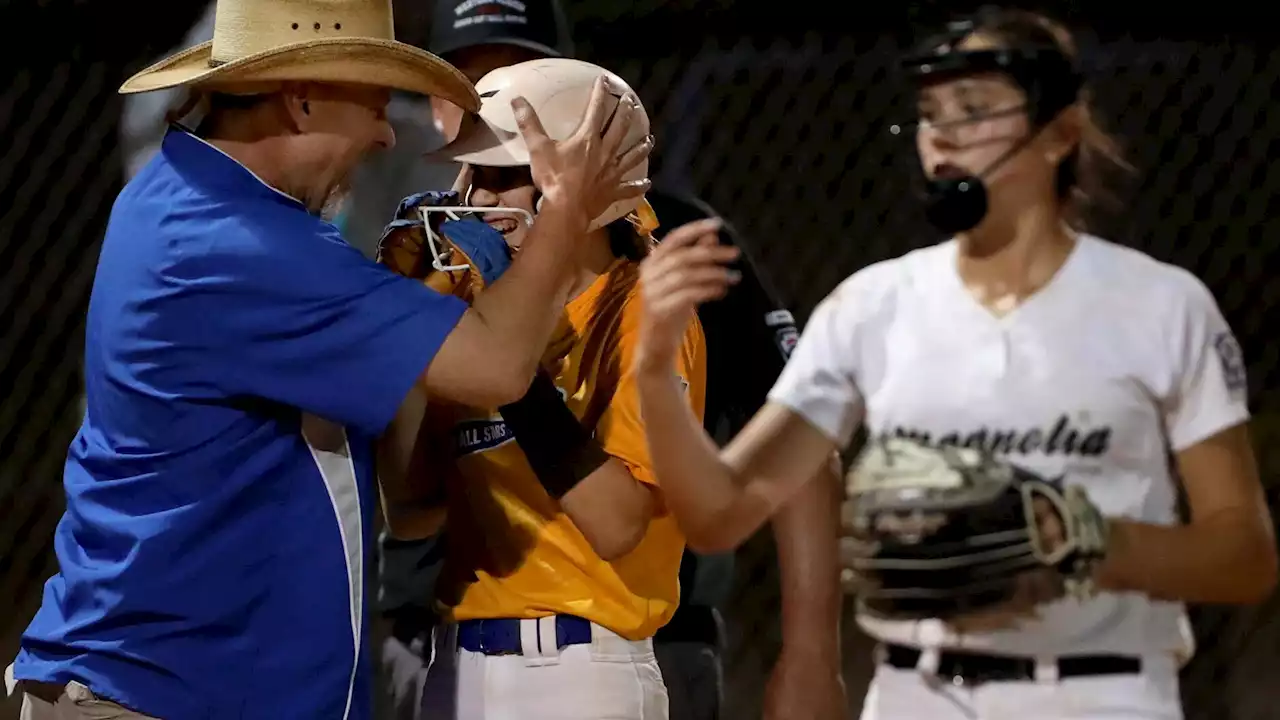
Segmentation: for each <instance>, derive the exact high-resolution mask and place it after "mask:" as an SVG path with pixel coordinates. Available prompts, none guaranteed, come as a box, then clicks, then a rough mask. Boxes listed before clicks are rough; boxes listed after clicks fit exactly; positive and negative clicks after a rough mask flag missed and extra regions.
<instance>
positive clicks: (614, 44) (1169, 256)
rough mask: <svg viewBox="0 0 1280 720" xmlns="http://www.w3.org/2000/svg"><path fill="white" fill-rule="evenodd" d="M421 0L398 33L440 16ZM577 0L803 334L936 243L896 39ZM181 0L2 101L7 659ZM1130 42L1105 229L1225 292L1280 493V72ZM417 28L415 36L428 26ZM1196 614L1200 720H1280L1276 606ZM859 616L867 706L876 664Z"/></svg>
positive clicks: (1118, 92)
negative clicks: (132, 82) (1276, 99)
mask: <svg viewBox="0 0 1280 720" xmlns="http://www.w3.org/2000/svg"><path fill="white" fill-rule="evenodd" d="M400 4H402V5H405V6H406V9H405V10H404V11H402V12H401V13H400V16H399V20H400V24H401V25H405V24H406V23H411V22H416V18H418V17H420V16H423V15H425V13H423V12H422V11H421V9H419V8H415V7H413V6H411V5H410V4H409V3H400ZM46 5H48V4H46ZM570 5H571V7H570V11H571V14H572V15H574V16H576V19H577V21H578V27H579V33H578V36H579V41H578V42H579V50H580V55H581V56H582V57H583V58H584V59H589V60H592V61H594V62H598V63H600V64H602V65H605V66H607V67H609V68H611V69H614V70H616V71H617V72H618V73H619V74H621V75H622V76H624V77H625V78H627V79H628V80H629V81H631V82H632V83H633V85H634V86H635V87H636V88H637V89H638V90H639V92H640V94H641V96H642V98H643V100H644V102H645V104H646V106H647V107H648V109H649V110H650V113H651V115H652V117H653V118H654V127H655V134H656V135H657V137H658V142H659V144H658V150H657V160H656V166H655V172H656V174H655V177H656V178H657V179H658V180H659V182H660V183H662V184H663V185H665V186H667V187H668V188H673V189H685V190H688V191H691V192H692V193H694V194H696V195H698V196H700V197H702V198H704V199H705V200H707V201H708V202H709V203H710V204H711V205H712V206H714V207H715V208H716V209H718V210H719V211H720V212H721V213H722V214H724V215H725V216H726V217H728V218H729V219H731V220H732V221H733V222H734V223H735V225H736V226H738V227H739V228H740V229H741V230H743V231H744V233H745V235H746V236H747V238H748V240H749V242H750V249H751V251H752V252H753V254H754V255H755V256H756V258H757V260H758V263H759V265H760V267H761V268H762V269H763V271H764V273H765V274H766V275H767V279H768V280H770V281H771V282H772V284H773V285H774V286H775V287H776V288H777V289H778V290H779V291H780V293H781V296H782V298H783V299H784V300H785V301H786V302H788V303H789V304H790V305H791V306H792V307H793V309H794V310H795V311H796V314H797V316H798V317H799V318H801V319H802V320H803V318H804V317H805V316H806V315H807V313H808V312H809V311H810V310H811V309H812V308H813V306H814V305H815V304H816V303H817V302H818V301H819V300H820V299H821V298H822V296H823V295H824V294H825V293H826V292H827V291H829V290H830V289H831V288H832V287H834V286H835V284H836V283H837V282H839V281H840V280H841V279H842V278H844V277H845V276H846V275H848V274H849V273H851V272H853V271H854V270H857V269H858V268H860V267H863V266H865V265H867V264H869V263H871V262H874V261H877V260H881V259H884V258H887V257H890V256H893V255H897V254H900V253H902V252H903V251H905V250H907V249H909V248H911V247H916V246H920V245H923V244H927V243H930V242H932V241H933V240H935V237H934V235H933V234H932V233H931V232H930V231H929V230H928V229H927V228H926V227H925V226H924V225H923V224H922V222H921V219H920V212H919V209H918V206H917V205H916V204H915V202H914V200H913V199H912V196H911V193H912V188H913V182H914V176H913V173H914V172H915V170H914V168H913V163H914V160H915V158H914V154H913V151H912V148H911V146H910V144H909V143H907V142H904V141H903V140H902V139H900V138H895V137H894V136H892V135H890V134H889V133H888V132H887V128H888V126H889V125H890V124H891V123H893V122H899V121H901V120H903V119H907V113H908V110H909V106H908V105H907V104H906V103H905V95H904V93H903V92H902V88H901V86H900V85H899V84H898V83H897V82H896V79H895V76H894V73H893V60H894V58H895V55H896V54H897V52H898V51H899V49H900V47H901V37H900V33H898V32H894V31H891V29H890V28H889V26H888V25H883V28H882V26H881V25H877V24H875V23H870V24H864V25H862V26H860V28H859V30H858V32H856V33H852V32H851V31H850V30H849V25H848V24H846V23H834V24H831V23H828V25H829V27H831V28H834V29H824V28H823V27H822V22H823V21H824V19H830V16H829V15H819V16H817V18H818V19H817V20H815V21H814V22H812V23H810V24H811V25H812V27H811V28H810V31H809V32H807V33H802V32H795V33H792V32H790V29H791V28H794V27H796V25H797V23H798V22H799V21H797V20H796V19H795V18H790V19H789V21H788V23H787V24H786V25H787V28H788V32H787V33H785V34H783V33H781V31H780V30H779V32H774V33H772V34H770V35H765V34H764V33H765V32H767V31H768V30H769V28H768V27H765V28H764V29H763V31H761V29H759V28H750V27H747V25H749V23H747V22H746V21H743V22H740V23H738V25H740V26H741V27H738V26H734V25H733V24H731V23H726V24H725V26H724V27H721V28H720V30H719V31H718V32H717V33H716V34H715V35H714V36H713V35H709V34H706V33H701V32H696V31H695V30H696V28H698V27H699V26H700V24H703V23H705V22H706V21H705V19H704V18H699V17H697V16H695V15H694V14H693V13H694V12H695V11H696V12H702V13H706V12H716V13H719V16H720V17H722V18H727V17H729V15H730V14H731V13H726V12H725V9H726V8H728V7H729V6H730V5H731V3H728V2H716V3H705V4H699V5H697V6H696V9H695V5H694V4H693V3H667V4H660V3H644V4H641V3H637V4H635V6H634V7H633V6H632V5H631V4H625V3H613V2H609V1H608V0H599V1H598V2H581V3H571V4H570ZM641 5H643V7H640V6H641ZM624 6H625V7H627V8H629V9H628V10H627V11H625V12H624V11H622V10H619V9H618V8H622V7H624ZM51 7H52V8H54V9H52V10H46V11H44V12H46V13H53V14H54V15H56V17H50V16H48V15H45V16H39V13H40V12H41V11H39V10H31V11H30V12H31V13H36V15H33V16H32V17H43V18H44V21H45V22H44V23H42V24H39V27H47V28H52V27H54V26H55V25H56V24H57V23H58V22H59V18H63V19H65V17H70V15H67V14H71V15H74V13H75V12H77V11H79V10H81V9H84V6H81V5H76V6H75V7H74V8H70V7H68V6H67V5H66V4H62V5H59V4H56V3H54V4H52V5H51ZM166 7H168V8H169V9H168V12H167V13H165V14H163V15H161V14H156V15H154V16H151V19H152V20H154V21H155V24H154V25H153V26H152V30H153V31H154V32H155V35H154V36H152V35H146V36H145V41H137V39H138V38H139V37H142V35H143V34H142V32H141V31H140V30H138V29H137V28H135V29H134V30H133V31H132V32H131V34H127V35H124V36H122V37H124V40H123V46H122V45H121V44H120V43H115V44H105V43H103V42H102V41H101V40H100V39H93V38H98V35H97V33H93V34H90V33H88V32H86V33H85V34H84V38H85V40H84V44H83V47H81V46H72V47H70V48H66V47H63V48H60V50H59V53H60V54H61V56H60V57H50V58H49V59H48V60H47V61H46V60H45V59H43V58H44V57H45V56H52V55H54V54H55V53H54V51H53V50H51V49H49V48H37V49H35V50H33V54H32V55H31V57H30V58H29V63H28V65H26V66H18V68H17V70H16V71H14V72H11V73H9V75H10V77H11V82H10V83H9V84H8V86H7V87H5V88H4V89H3V91H2V92H3V94H2V95H0V138H3V146H4V148H5V150H4V153H3V157H2V158H0V318H3V333H0V387H3V388H4V397H3V399H2V400H0V517H3V518H4V521H3V523H0V608H3V610H2V611H0V641H2V642H0V659H2V658H7V657H10V656H11V652H12V650H13V649H14V647H15V646H16V641H17V635H18V633H19V632H20V631H21V628H22V627H23V626H25V624H26V622H27V620H28V619H29V617H30V615H31V613H32V612H33V611H34V609H35V606H36V603H37V602H38V597H39V591H40V587H41V583H42V582H43V580H44V579H45V578H46V577H47V576H48V575H49V574H50V573H52V572H53V570H54V561H53V557H52V552H51V542H50V538H51V533H52V530H53V527H54V525H55V523H56V522H57V519H58V517H59V514H60V512H61V503H62V491H61V487H60V473H61V466H62V462H63V459H64V457H65V451H66V446H67V442H68V440H69V438H70V437H71V434H72V433H73V432H74V430H75V427H76V424H77V423H78V422H79V415H80V408H79V405H78V396H79V388H80V380H79V377H78V372H79V356H80V353H81V347H82V337H81V336H82V330H83V325H82V319H83V312H84V308H85V303H86V300H87V296H88V291H89V287H90V284H91V281H92V275H93V270H94V265H95V261H96V257H97V248H98V242H99V240H100V237H101V233H102V230H103V227H104V224H105V220H106V216H107V214H108V212H109V210H110V207H111V203H112V202H113V200H114V196H115V193H116V192H117V191H118V189H119V184H120V177H121V157H120V154H119V152H118V151H117V147H116V137H117V132H118V123H119V114H120V103H119V100H118V97H117V96H116V95H115V88H116V87H117V86H118V84H119V82H120V81H121V80H122V79H123V78H124V77H125V76H126V75H127V74H128V73H129V72H131V71H132V70H134V69H136V68H137V67H138V66H139V65H140V64H141V63H142V62H143V61H145V60H148V59H150V58H152V57H154V56H155V55H156V54H158V53H159V52H161V51H162V50H163V49H164V48H166V47H168V46H170V45H171V44H172V43H174V42H176V40H177V38H178V37H180V36H181V34H182V33H183V32H184V31H185V30H186V27H187V25H188V24H189V23H190V22H191V21H192V20H194V19H195V17H196V16H197V15H198V14H199V12H200V11H201V8H200V7H198V6H191V7H185V6H184V8H183V9H182V10H180V11H178V10H175V9H174V8H172V7H171V6H166ZM637 8H638V9H639V11H638V10H637ZM85 12H88V10H87V9H86V10H85ZM59 13H61V15H59ZM650 13H652V14H650ZM64 16H65V17H64ZM73 20H74V18H73ZM79 22H80V23H81V25H83V24H84V23H85V21H84V20H83V18H82V19H81V20H80V21H79ZM799 24H801V25H803V24H804V23H802V22H799ZM10 27H12V26H11V25H10ZM1098 27H1104V25H1098ZM893 29H896V26H895V28H893ZM1114 29H1115V30H1116V32H1110V31H1109V32H1108V33H1106V34H1104V35H1099V34H1085V35H1084V36H1082V37H1081V38H1080V40H1081V44H1082V46H1083V53H1084V56H1085V57H1086V59H1087V65H1088V68H1089V76H1090V79H1091V81H1092V83H1093V85H1094V87H1095V90H1096V97H1097V100H1098V103H1099V105H1100V108H1101V113H1100V114H1101V117H1102V119H1103V120H1104V122H1105V124H1106V125H1107V126H1109V127H1110V128H1111V129H1112V130H1114V131H1115V132H1116V133H1117V134H1118V135H1119V136H1120V137H1121V138H1122V139H1123V141H1124V142H1125V145H1126V147H1127V151H1128V153H1127V154H1128V158H1129V160H1130V161H1131V162H1132V163H1133V164H1134V165H1135V166H1136V168H1137V173H1136V174H1135V175H1134V176H1133V177H1132V178H1130V179H1129V181H1128V182H1127V183H1124V184H1122V185H1121V186H1120V188H1119V196H1120V198H1122V202H1121V203H1119V204H1118V206H1117V208H1116V212H1113V213H1111V214H1108V215H1107V216H1106V217H1104V218H1102V219H1101V221H1100V222H1099V224H1098V232H1099V233H1100V234H1102V235H1104V236H1106V237H1109V238H1111V239H1113V240H1116V241H1120V242H1124V243H1127V244H1130V245H1132V246H1134V247H1137V248H1140V249H1142V250H1144V251H1146V252H1148V253H1150V254H1152V255H1154V256H1155V257H1157V258H1159V259H1162V260H1167V261H1171V262H1173V263H1176V264H1178V265H1181V266H1183V267H1186V268H1188V269H1191V270H1192V271H1194V272H1195V273H1196V274H1197V275H1198V276H1199V277H1201V278H1202V279H1203V280H1204V281H1205V282H1206V283H1207V284H1208V285H1209V287H1210V288H1211V289H1212V290H1213V292H1214V294H1215V295H1216V297H1217V298H1218V301H1219V303H1220V304H1221V306H1222V309H1223V312H1224V313H1225V315H1226V317H1227V319H1228V320H1229V321H1230V323H1231V324H1232V325H1233V326H1234V328H1235V329H1236V331H1237V333H1238V335H1239V336H1240V340H1241V342H1242V344H1243V345H1244V348H1245V353H1246V356H1247V359H1248V361H1249V369H1250V371H1251V378H1252V382H1251V386H1250V387H1251V399H1252V408H1253V411H1254V413H1255V416H1256V417H1257V418H1258V419H1257V422H1256V427H1257V433H1258V435H1259V438H1260V439H1259V445H1258V446H1259V448H1260V452H1261V454H1262V460H1263V464H1264V478H1265V479H1266V481H1267V483H1268V487H1269V489H1270V492H1269V495H1270V497H1271V498H1272V499H1273V500H1274V499H1275V498H1276V497H1277V486H1276V483H1275V482H1274V478H1275V476H1276V473H1277V470H1280V454H1277V451H1276V448H1277V447H1278V444H1277V442H1275V441H1276V440H1278V439H1280V429H1278V428H1277V427H1276V426H1277V423H1276V416H1277V412H1278V411H1280V376H1278V375H1277V373H1278V372H1280V364H1277V359H1278V358H1277V352H1280V350H1278V349H1277V347H1275V346H1273V345H1271V344H1270V342H1269V340H1270V336H1269V331H1270V329H1271V328H1273V327H1275V326H1276V325H1277V322H1278V321H1280V284H1277V283H1272V282H1270V281H1269V278H1270V271H1268V270H1267V266H1268V264H1269V262H1270V261H1271V260H1273V259H1276V258H1277V257H1278V256H1280V247H1278V246H1280V220H1278V219H1277V216H1276V214H1275V213H1274V212H1273V207H1274V206H1273V205H1272V203H1273V202H1276V201H1277V192H1278V191H1280V170H1277V169H1275V168H1276V167H1277V166H1276V165H1274V164H1273V163H1272V160H1271V158H1272V156H1271V152H1272V151H1273V150H1274V148H1275V147H1276V145H1277V142H1278V141H1280V123H1278V122H1276V121H1275V120H1274V119H1273V118H1272V117H1271V116H1270V115H1269V113H1268V111H1269V110H1270V109H1271V106H1272V100H1271V95H1272V89H1273V88H1274V87H1275V86H1276V83H1277V81H1280V56H1277V55H1276V54H1275V53H1274V52H1272V51H1271V48H1270V47H1268V46H1266V45H1262V44H1251V43H1249V42H1245V41H1234V42H1228V41H1225V40H1223V39H1222V38H1214V39H1212V40H1203V41H1201V40H1195V39H1183V40H1169V39H1139V38H1135V37H1133V36H1129V35H1126V34H1123V33H1121V32H1119V30H1120V29H1122V28H1114ZM420 33H421V28H420V27H418V26H416V25H415V26H412V27H410V28H409V32H408V33H407V34H409V35H410V36H415V35H419V34H420ZM33 37H35V36H33ZM762 37H763V38H768V39H760V38H762ZM132 41H137V42H134V44H132V45H130V44H129V43H130V42H132ZM64 50H65V52H62V51H64ZM771 553H772V550H771V546H770V542H769V539H768V537H767V536H765V535H762V536H761V537H760V538H758V539H757V540H756V541H754V542H753V543H751V544H750V545H749V546H748V547H746V548H744V549H743V550H742V551H741V552H740V553H739V556H740V563H739V581H738V584H737V588H736V590H737V592H736V594H735V598H734V601H733V603H732V606H731V607H730V608H729V616H730V626H731V629H732V643H731V647H730V649H729V652H728V653H727V656H726V657H727V685H728V688H727V694H728V708H727V713H728V714H727V717H734V718H748V717H754V716H756V715H757V714H758V702H759V694H760V693H759V689H760V688H761V687H762V685H763V674H764V673H766V672H767V671H768V668H769V667H770V666H771V664H772V662H773V655H774V654H775V653H776V648H777V641H778V638H777V622H776V619H777V616H778V612H779V603H778V593H777V587H776V579H775V578H776V570H775V565H776V563H775V562H774V560H773V557H772V554H771ZM1196 621H1197V623H1196V624H1197V635H1198V637H1199V640H1200V653H1199V655H1198V657H1197V658H1196V659H1195V660H1194V661H1193V662H1192V663H1191V665H1190V666H1189V667H1188V668H1187V669H1186V671H1185V679H1186V683H1185V688H1186V690H1185V694H1186V696H1187V704H1188V715H1189V717H1191V718H1215V719H1228V718H1229V719H1231V720H1245V719H1251V718H1264V717H1273V716H1274V714H1275V711H1274V709H1273V708H1274V707H1276V706H1277V701H1280V687H1278V686H1277V684H1276V683H1274V682H1269V681H1268V678H1269V677H1271V676H1273V675H1274V673H1275V672H1276V671H1277V670H1280V650H1276V648H1278V647H1280V605H1278V604H1277V603H1276V602H1274V601H1273V602H1270V603H1268V604H1266V605H1264V606H1263V607H1260V608H1256V609H1251V610H1248V611H1220V610H1202V611H1198V612H1197V614H1196ZM847 626H848V627H849V630H848V631H847V634H848V635H849V638H850V639H849V641H848V642H847V643H846V651H847V655H848V657H847V663H848V665H849V673H850V692H851V695H852V696H853V700H854V701H855V703H856V701H857V700H858V698H859V697H860V694H861V688H862V687H863V683H864V682H865V675H866V668H867V665H868V658H867V648H866V647H865V643H862V642H860V641H859V639H858V638H857V636H856V633H855V631H854V630H853V629H852V623H851V622H849V623H847ZM0 664H3V663H0Z"/></svg>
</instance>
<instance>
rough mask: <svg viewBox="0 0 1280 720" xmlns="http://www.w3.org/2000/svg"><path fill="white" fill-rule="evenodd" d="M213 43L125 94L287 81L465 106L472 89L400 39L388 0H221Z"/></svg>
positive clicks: (474, 98)
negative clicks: (367, 88)
mask: <svg viewBox="0 0 1280 720" xmlns="http://www.w3.org/2000/svg"><path fill="white" fill-rule="evenodd" d="M214 14H215V18H214V30H213V40H212V41H211V42H206V43H202V44H200V45H197V46H195V47H193V48H189V49H187V50H184V51H182V52H180V53H178V54H176V55H173V56H172V57H169V58H166V59H164V60H161V61H160V62H158V63H156V64H155V65H152V66H151V67H149V68H147V69H145V70H143V71H141V72H139V73H138V74H137V75H134V76H133V77H131V78H129V79H128V80H126V81H125V83H124V84H123V85H121V86H120V93H121V94H125V95H127V94H131V93H142V92H149V91H152V90H164V89H166V88H174V87H184V86H187V87H201V88H209V89H226V91H228V92H236V91H242V92H248V91H250V90H248V89H249V88H254V87H261V86H264V85H270V84H272V83H280V82H286V81H304V82H305V81H310V82H331V83H355V84H363V85H377V86H379V87H388V88H394V89H396V90H404V91H407V92H413V93H419V94H422V95H434V96H436V97H439V98H442V99H444V100H448V101H449V102H452V103H453V104H455V105H457V106H459V107H461V108H463V109H464V110H468V111H472V112H474V111H476V110H478V109H479V107H480V97H479V95H478V94H477V93H476V89H475V87H474V86H473V85H472V84H471V82H470V81H469V80H467V78H466V76H465V75H463V74H462V73H461V72H460V71H459V70H458V69H457V68H455V67H453V66H452V65H450V64H449V63H447V62H445V61H444V60H441V59H440V58H438V57H436V56H435V55H432V54H431V53H428V52H425V51H423V50H419V49H418V48H416V47H413V46H412V45H407V44H405V43H401V42H396V40H395V28H394V23H393V21H392V14H391V0H217V6H216V9H215V11H214Z"/></svg>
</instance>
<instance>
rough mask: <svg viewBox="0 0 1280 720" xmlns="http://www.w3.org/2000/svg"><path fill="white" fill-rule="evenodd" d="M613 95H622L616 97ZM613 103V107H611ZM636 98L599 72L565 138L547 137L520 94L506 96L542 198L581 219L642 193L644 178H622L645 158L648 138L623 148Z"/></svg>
mask: <svg viewBox="0 0 1280 720" xmlns="http://www.w3.org/2000/svg"><path fill="white" fill-rule="evenodd" d="M618 95H621V99H617V100H615V98H617V96H618ZM615 103H616V110H615ZM638 106H639V100H638V99H637V98H636V97H635V95H634V94H633V93H630V92H627V93H625V94H624V93H622V92H621V91H620V90H618V89H616V88H612V87H610V84H609V81H608V80H607V79H606V78H605V77H604V76H601V77H600V78H598V79H597V80H596V83H595V86H594V87H593V88H592V89H591V101H590V102H589V103H588V104H587V111H586V114H585V115H584V116H583V118H582V122H581V123H580V124H579V125H578V129H577V130H576V131H575V132H574V133H573V135H570V136H569V137H568V138H566V139H564V140H561V141H558V142H557V141H555V140H552V139H551V138H550V137H549V136H548V135H547V132H546V130H545V129H544V128H543V126H542V121H541V120H539V119H538V114H537V113H536V112H535V111H534V109H533V106H532V105H530V104H529V102H528V101H527V100H525V99H524V98H522V97H518V98H515V99H514V100H512V101H511V109H512V110H513V111H514V112H515V117H516V125H517V127H519V129H520V134H521V136H523V138H524V142H525V145H526V146H527V147H528V148H529V170H530V172H531V174H532V175H533V182H534V185H536V186H537V187H538V189H539V190H540V191H541V192H542V195H543V198H544V202H547V203H550V204H551V205H553V206H556V207H560V208H563V209H564V210H566V211H569V212H571V213H573V214H575V215H577V216H578V217H581V218H582V220H583V221H584V223H586V224H590V222H591V220H592V219H594V218H596V217H597V216H599V215H600V214H601V213H603V212H604V211H605V210H607V209H608V208H609V206H610V205H612V204H613V203H615V202H618V201H619V200H624V199H626V198H632V197H637V196H640V195H643V194H644V193H645V192H646V191H648V189H649V185H650V183H649V179H648V178H643V179H640V180H633V181H623V179H622V176H623V175H624V174H626V172H627V171H628V170H631V169H632V168H634V167H636V166H637V165H639V164H640V163H641V162H643V161H644V160H645V158H647V157H649V152H650V151H651V150H652V149H653V137H652V136H649V137H647V138H645V139H644V140H643V141H641V142H640V143H638V144H637V145H636V146H635V147H629V148H626V147H622V141H623V139H624V138H625V137H626V136H627V131H628V130H629V129H630V127H631V124H632V123H633V122H635V120H636V112H635V111H636V108H637V107H638Z"/></svg>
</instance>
